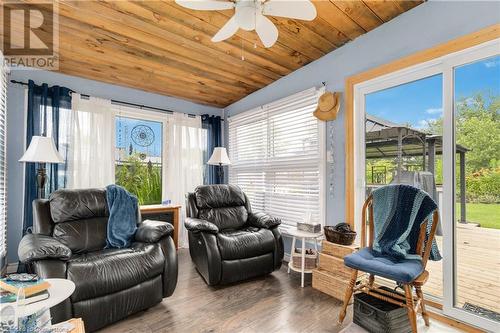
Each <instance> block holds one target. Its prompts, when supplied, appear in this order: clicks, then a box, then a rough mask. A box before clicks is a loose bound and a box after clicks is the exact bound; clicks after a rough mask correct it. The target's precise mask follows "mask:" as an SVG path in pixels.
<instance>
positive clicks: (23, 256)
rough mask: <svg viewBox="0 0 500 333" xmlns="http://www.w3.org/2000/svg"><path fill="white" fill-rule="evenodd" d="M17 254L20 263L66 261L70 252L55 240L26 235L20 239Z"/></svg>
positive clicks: (43, 236)
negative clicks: (50, 260)
mask: <svg viewBox="0 0 500 333" xmlns="http://www.w3.org/2000/svg"><path fill="white" fill-rule="evenodd" d="M17 254H18V256H19V260H20V261H21V262H31V261H35V260H41V259H59V260H68V259H70V258H71V255H72V252H71V249H70V248H69V247H67V246H66V245H64V244H63V243H61V242H60V241H58V240H57V239H55V238H53V237H50V236H46V235H40V234H27V235H25V236H24V237H23V239H21V242H20V243H19V247H18V249H17Z"/></svg>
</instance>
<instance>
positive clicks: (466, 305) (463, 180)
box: [442, 42, 500, 331]
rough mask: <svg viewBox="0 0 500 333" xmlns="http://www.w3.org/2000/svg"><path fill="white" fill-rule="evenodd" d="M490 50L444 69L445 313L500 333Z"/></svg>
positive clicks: (497, 151)
mask: <svg viewBox="0 0 500 333" xmlns="http://www.w3.org/2000/svg"><path fill="white" fill-rule="evenodd" d="M498 53H499V45H498V42H497V43H493V44H491V45H484V46H483V47H478V48H476V49H473V50H469V51H468V52H463V53H462V54H460V55H457V56H456V57H453V58H450V59H448V60H447V61H446V62H445V63H444V65H443V67H444V68H443V72H444V77H445V89H444V91H445V94H446V98H445V104H446V107H445V114H444V117H443V125H442V126H443V131H444V136H445V138H446V143H445V145H446V146H445V148H448V149H445V157H444V164H443V167H444V179H445V190H444V193H443V194H444V201H445V203H446V204H445V206H444V207H443V208H444V216H446V217H447V218H448V219H451V221H452V223H450V224H449V225H448V230H446V231H447V234H449V235H450V236H449V237H447V238H446V239H445V240H446V241H445V251H446V256H447V257H449V258H450V259H451V260H447V261H445V275H444V277H445V279H446V280H445V281H450V282H451V281H452V283H448V284H447V286H446V289H445V298H444V303H443V306H444V312H445V313H446V314H448V315H451V316H453V317H456V318H458V319H462V320H466V321H468V322H470V323H473V324H475V325H477V326H480V327H482V328H485V329H488V330H491V331H498V330H499V329H500V325H499V323H500V192H499V191H500V56H499V55H498Z"/></svg>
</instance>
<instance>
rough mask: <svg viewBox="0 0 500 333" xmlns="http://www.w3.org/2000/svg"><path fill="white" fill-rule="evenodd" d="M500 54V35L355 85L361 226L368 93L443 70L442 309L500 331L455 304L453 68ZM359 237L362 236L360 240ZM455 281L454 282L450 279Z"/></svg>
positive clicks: (496, 325) (357, 217)
mask: <svg viewBox="0 0 500 333" xmlns="http://www.w3.org/2000/svg"><path fill="white" fill-rule="evenodd" d="M498 54H500V39H496V40H492V41H489V42H486V43H483V44H480V45H477V46H474V47H471V48H468V49H466V50H462V51H459V52H456V53H451V54H448V55H446V56H443V57H440V58H436V59H433V60H431V61H428V62H425V63H421V64H418V65H415V66H411V67H408V68H405V69H402V70H399V71H396V72H393V73H390V74H387V75H383V76H380V77H377V78H374V79H372V80H368V81H365V82H362V83H359V84H356V85H355V86H354V115H353V116H354V177H355V180H354V193H355V195H354V221H355V228H356V229H357V230H360V228H361V210H362V206H363V202H364V200H365V185H366V182H365V95H367V94H370V93H372V92H375V91H380V90H383V89H387V88H391V87H395V86H398V85H401V84H405V83H409V82H413V81H416V80H419V79H423V78H426V77H429V76H433V75H437V74H442V78H443V79H442V82H443V83H442V87H443V94H442V95H443V96H442V97H443V101H442V105H443V123H444V124H443V204H442V211H441V213H442V225H443V249H442V252H443V300H442V302H443V313H444V314H445V315H448V316H450V317H453V318H456V319H457V320H460V321H463V322H467V323H470V324H472V325H474V326H477V327H480V328H482V329H486V330H489V331H500V323H498V322H495V321H493V320H490V319H487V318H484V317H480V316H478V315H475V314H473V313H470V312H467V311H465V310H462V309H459V308H457V307H455V305H454V303H455V295H456V284H455V281H456V265H455V262H456V254H455V228H454V226H455V224H454V223H453V221H454V220H455V212H454V197H455V188H454V182H455V170H454V166H455V153H454V151H455V126H454V95H453V91H454V84H453V82H454V81H453V71H454V68H455V67H457V66H460V65H464V64H467V63H471V62H475V61H479V60H481V59H485V58H489V57H492V56H495V55H498ZM358 241H359V240H358ZM449 282H452V283H449Z"/></svg>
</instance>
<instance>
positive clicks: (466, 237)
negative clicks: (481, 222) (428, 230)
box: [424, 225, 500, 313]
mask: <svg viewBox="0 0 500 333" xmlns="http://www.w3.org/2000/svg"><path fill="white" fill-rule="evenodd" d="M456 230H457V244H458V248H457V260H458V265H457V275H458V286H457V291H458V304H457V306H460V307H462V306H463V305H464V304H465V302H468V303H470V304H472V305H476V306H480V307H482V308H485V309H488V310H491V311H495V312H498V313H500V230H497V229H488V228H480V227H475V226H469V225H458V227H457V229H456ZM437 241H438V244H439V248H440V249H442V248H443V246H442V237H439V236H438V237H437ZM442 268H443V263H442V261H439V262H434V261H429V262H428V264H427V270H428V271H429V273H430V277H429V281H428V282H427V284H426V285H425V287H424V291H425V292H426V293H428V294H431V295H433V296H437V297H439V298H441V297H442V295H443V280H442V276H443V274H442V271H443V270H442ZM445 283H451V281H445Z"/></svg>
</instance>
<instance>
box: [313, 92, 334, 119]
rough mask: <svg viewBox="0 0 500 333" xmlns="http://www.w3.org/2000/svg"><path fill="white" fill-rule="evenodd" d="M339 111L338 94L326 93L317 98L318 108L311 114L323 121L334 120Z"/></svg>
mask: <svg viewBox="0 0 500 333" xmlns="http://www.w3.org/2000/svg"><path fill="white" fill-rule="evenodd" d="M339 109H340V93H339V92H329V91H327V92H325V93H324V94H323V95H321V96H320V97H319V100H318V107H317V108H316V111H314V112H313V115H314V116H315V117H316V118H318V119H319V120H323V121H329V120H335V118H337V114H338V113H339Z"/></svg>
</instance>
